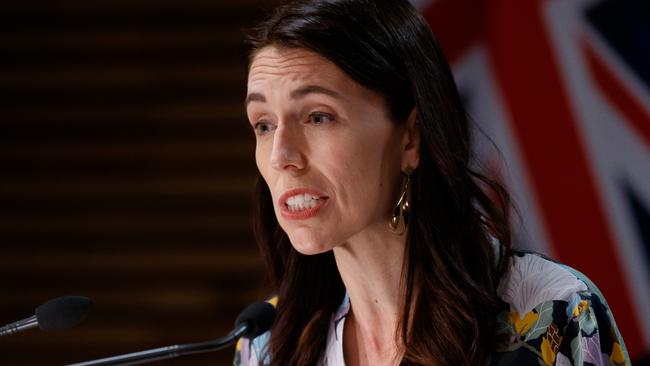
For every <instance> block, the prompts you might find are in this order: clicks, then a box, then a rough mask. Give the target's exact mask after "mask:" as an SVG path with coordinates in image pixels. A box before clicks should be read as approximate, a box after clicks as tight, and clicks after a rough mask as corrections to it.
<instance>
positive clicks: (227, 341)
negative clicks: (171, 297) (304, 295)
mask: <svg viewBox="0 0 650 366" xmlns="http://www.w3.org/2000/svg"><path fill="white" fill-rule="evenodd" d="M247 328H248V324H246V323H244V324H241V325H240V326H239V327H237V328H236V329H235V330H233V331H232V332H230V333H229V334H228V335H227V336H225V337H221V338H217V339H215V340H212V341H207V342H197V343H187V344H175V345H172V346H166V347H159V348H154V349H150V350H146V351H140V352H133V353H127V354H125V355H120V356H113V357H106V358H101V359H97V360H93V361H86V362H81V363H75V364H70V365H67V366H130V365H139V364H142V363H147V362H152V361H160V360H166V359H170V358H176V357H178V356H183V355H191V354H196V353H205V352H212V351H217V350H220V349H222V348H225V347H227V346H229V345H231V344H233V343H235V341H237V339H239V338H240V337H241V336H242V335H244V334H245V333H246V331H247Z"/></svg>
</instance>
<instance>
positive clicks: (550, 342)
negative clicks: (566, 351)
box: [541, 324, 562, 365]
mask: <svg viewBox="0 0 650 366" xmlns="http://www.w3.org/2000/svg"><path fill="white" fill-rule="evenodd" d="M560 343H562V336H561V335H560V330H559V329H558V327H557V325H555V324H551V325H550V326H549V327H548V330H547V332H546V335H545V336H544V337H542V347H541V349H542V359H543V360H544V363H545V364H547V365H553V362H555V356H556V355H557V351H558V350H559V349H560Z"/></svg>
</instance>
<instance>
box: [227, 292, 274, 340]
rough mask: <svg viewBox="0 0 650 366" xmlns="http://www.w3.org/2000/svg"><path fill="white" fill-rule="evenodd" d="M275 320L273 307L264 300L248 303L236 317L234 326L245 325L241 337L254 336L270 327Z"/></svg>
mask: <svg viewBox="0 0 650 366" xmlns="http://www.w3.org/2000/svg"><path fill="white" fill-rule="evenodd" d="M274 321H275V307H273V305H271V304H269V303H268V302H266V301H260V302H256V303H254V304H251V305H248V306H247V307H246V308H245V309H244V310H242V312H241V313H239V316H238V317H237V320H236V321H235V328H239V327H240V326H242V325H244V324H245V325H246V331H245V332H244V334H243V335H242V337H246V338H255V337H257V336H259V335H260V334H262V333H264V332H266V331H267V330H269V329H271V326H272V325H273V322H274Z"/></svg>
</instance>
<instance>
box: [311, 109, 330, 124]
mask: <svg viewBox="0 0 650 366" xmlns="http://www.w3.org/2000/svg"><path fill="white" fill-rule="evenodd" d="M333 121H334V116H332V115H331V114H328V113H323V112H313V113H311V114H310V115H309V123H311V124H313V125H317V126H318V125H322V124H323V123H329V122H333Z"/></svg>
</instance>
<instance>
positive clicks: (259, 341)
mask: <svg viewBox="0 0 650 366" xmlns="http://www.w3.org/2000/svg"><path fill="white" fill-rule="evenodd" d="M270 336H271V333H270V332H266V333H264V334H262V335H260V336H258V337H256V338H254V339H248V338H240V339H239V341H238V342H237V347H236V348H235V359H234V361H233V365H234V366H258V365H260V364H261V365H268V358H267V357H265V355H266V345H267V343H268V341H269V338H270ZM260 360H264V362H263V363H260Z"/></svg>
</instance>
